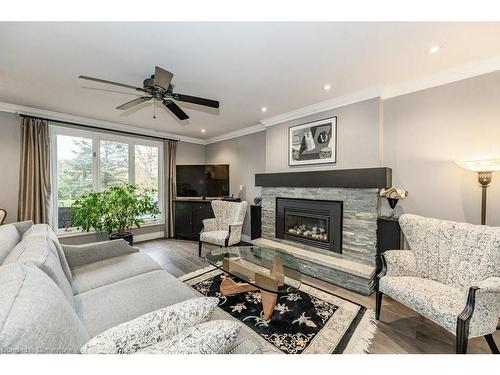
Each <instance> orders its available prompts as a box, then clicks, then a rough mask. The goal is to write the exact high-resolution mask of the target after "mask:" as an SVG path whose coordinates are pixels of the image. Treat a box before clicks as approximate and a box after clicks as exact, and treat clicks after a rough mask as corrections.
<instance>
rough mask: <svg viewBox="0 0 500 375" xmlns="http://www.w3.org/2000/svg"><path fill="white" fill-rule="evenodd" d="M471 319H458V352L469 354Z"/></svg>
mask: <svg viewBox="0 0 500 375" xmlns="http://www.w3.org/2000/svg"><path fill="white" fill-rule="evenodd" d="M468 337H469V320H463V319H460V318H458V319H457V338H456V353H457V354H467V343H468V341H469V340H468Z"/></svg>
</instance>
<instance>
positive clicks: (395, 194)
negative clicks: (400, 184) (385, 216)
mask: <svg viewBox="0 0 500 375" xmlns="http://www.w3.org/2000/svg"><path fill="white" fill-rule="evenodd" d="M380 196H381V197H384V198H386V199H387V202H389V206H390V207H391V209H392V211H391V214H390V217H394V216H395V211H394V210H395V209H396V205H397V204H398V202H399V200H400V199H405V198H406V197H407V196H408V191H406V190H405V189H397V188H395V187H391V188H389V189H382V190H381V191H380Z"/></svg>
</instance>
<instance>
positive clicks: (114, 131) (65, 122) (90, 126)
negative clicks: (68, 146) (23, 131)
mask: <svg viewBox="0 0 500 375" xmlns="http://www.w3.org/2000/svg"><path fill="white" fill-rule="evenodd" d="M19 116H21V117H29V118H36V119H38V120H45V121H50V122H58V123H60V124H67V125H75V126H83V127H85V128H90V129H97V130H106V131H108V132H113V133H120V134H128V135H138V136H141V137H146V138H152V139H159V140H162V141H173V142H179V140H178V139H172V138H164V137H157V136H154V135H145V134H139V133H133V132H128V131H125V130H115V129H106V128H102V127H99V126H93V125H85V124H78V123H76V122H69V121H60V120H53V119H50V118H45V117H38V116H29V115H23V114H21V113H19Z"/></svg>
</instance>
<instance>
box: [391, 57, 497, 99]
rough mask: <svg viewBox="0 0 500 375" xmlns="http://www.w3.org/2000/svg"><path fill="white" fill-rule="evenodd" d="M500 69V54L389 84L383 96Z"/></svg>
mask: <svg viewBox="0 0 500 375" xmlns="http://www.w3.org/2000/svg"><path fill="white" fill-rule="evenodd" d="M498 70H500V55H499V56H495V57H492V58H489V59H484V60H479V61H475V62H473V63H469V64H465V65H461V66H458V67H455V68H451V69H447V70H443V71H441V72H439V73H436V74H432V75H428V76H424V77H419V78H417V79H414V80H409V81H404V82H401V83H399V84H397V85H388V86H386V87H384V89H383V90H382V95H381V97H382V99H390V98H394V97H396V96H401V95H406V94H410V93H412V92H417V91H422V90H425V89H430V88H432V87H437V86H441V85H446V84H448V83H452V82H457V81H462V80H464V79H468V78H473V77H477V76H480V75H483V74H488V73H492V72H495V71H498Z"/></svg>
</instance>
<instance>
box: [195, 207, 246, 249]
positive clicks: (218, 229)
mask: <svg viewBox="0 0 500 375" xmlns="http://www.w3.org/2000/svg"><path fill="white" fill-rule="evenodd" d="M212 209H213V211H214V215H215V218H213V219H205V220H203V229H202V231H201V233H200V241H199V245H198V255H199V256H200V257H201V246H202V243H203V242H206V243H211V244H214V245H219V246H221V247H228V246H231V245H234V244H237V243H239V242H240V240H241V229H242V228H243V220H245V215H246V212H247V202H245V201H243V202H228V201H221V200H215V201H212Z"/></svg>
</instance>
